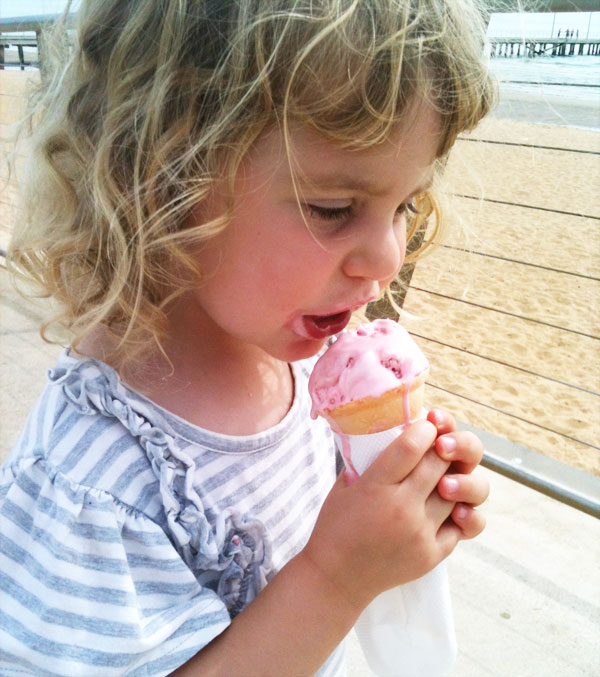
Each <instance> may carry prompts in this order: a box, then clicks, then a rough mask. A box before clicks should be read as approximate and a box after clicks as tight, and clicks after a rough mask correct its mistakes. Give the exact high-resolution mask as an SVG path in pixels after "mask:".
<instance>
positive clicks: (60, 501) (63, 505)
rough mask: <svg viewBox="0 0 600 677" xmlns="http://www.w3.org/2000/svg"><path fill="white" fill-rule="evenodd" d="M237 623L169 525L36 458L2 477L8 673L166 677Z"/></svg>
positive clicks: (0, 634) (2, 654)
mask: <svg viewBox="0 0 600 677" xmlns="http://www.w3.org/2000/svg"><path fill="white" fill-rule="evenodd" d="M229 623H230V616H229V613H228V611H227V609H226V608H225V605H224V604H223V602H222V601H221V600H220V599H219V597H218V596H217V594H216V593H215V592H213V591H212V590H210V589H208V588H205V587H202V586H201V585H200V584H199V583H198V581H197V580H196V578H195V576H194V575H193V573H192V572H191V571H190V569H189V567H188V566H186V564H185V563H184V562H183V561H182V559H181V557H180V556H179V554H178V553H177V551H176V550H175V548H174V547H173V545H172V544H171V542H170V540H169V538H168V537H167V535H166V534H165V533H164V531H163V530H162V529H161V528H160V526H159V525H157V524H156V523H154V522H153V521H152V520H150V519H149V518H147V517H146V516H144V515H143V514H141V513H139V512H137V511H134V510H133V509H132V508H130V507H128V506H126V505H122V504H119V503H118V502H117V501H116V500H115V499H114V498H113V497H112V496H110V495H109V494H108V493H106V492H103V491H101V490H98V489H90V488H87V487H81V486H79V485H75V484H73V483H72V482H71V481H70V480H68V479H67V478H66V477H65V476H64V475H61V474H60V473H58V472H56V471H53V469H51V468H48V467H47V465H46V463H45V461H44V460H43V459H40V458H37V459H29V460H28V461H24V462H23V463H22V464H21V465H20V466H19V468H18V471H17V469H16V466H13V467H10V466H9V467H5V468H0V673H1V674H3V675H5V674H6V675H10V674H19V675H23V674H31V675H36V676H40V675H60V676H61V677H70V676H71V675H73V676H74V675H77V676H81V675H98V674H102V675H103V677H110V676H112V675H130V676H134V675H166V674H169V673H170V672H171V671H172V670H174V669H175V668H177V667H179V666H180V665H182V664H184V663H185V662H186V661H187V660H188V659H189V658H191V657H192V656H193V655H194V654H195V653H197V652H198V651H200V650H201V649H202V648H203V647H204V646H206V644H208V643H209V642H210V641H211V640H212V639H213V638H215V637H216V636H217V635H219V634H220V633H221V632H222V631H223V630H224V629H225V628H226V627H227V626H228V625H229Z"/></svg>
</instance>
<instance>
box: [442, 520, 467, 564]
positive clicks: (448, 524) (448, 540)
mask: <svg viewBox="0 0 600 677" xmlns="http://www.w3.org/2000/svg"><path fill="white" fill-rule="evenodd" d="M463 538H464V536H463V532H462V529H460V527H459V526H458V525H457V524H456V523H455V522H454V521H453V520H452V519H447V520H446V521H445V522H444V523H443V524H442V525H441V526H440V528H439V529H438V532H437V535H436V540H437V544H438V548H439V549H440V555H441V556H440V561H441V560H443V559H446V557H448V555H450V554H451V553H452V551H453V550H454V548H455V547H456V545H457V543H458V542H459V541H460V540H461V539H463Z"/></svg>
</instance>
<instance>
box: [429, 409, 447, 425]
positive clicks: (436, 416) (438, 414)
mask: <svg viewBox="0 0 600 677" xmlns="http://www.w3.org/2000/svg"><path fill="white" fill-rule="evenodd" d="M429 413H430V414H431V415H432V416H433V420H434V421H435V422H436V423H441V422H442V421H443V420H444V412H443V411H442V410H441V409H431V410H430V412H429ZM432 423H433V421H432Z"/></svg>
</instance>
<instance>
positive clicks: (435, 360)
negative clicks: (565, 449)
mask: <svg viewBox="0 0 600 677" xmlns="http://www.w3.org/2000/svg"><path fill="white" fill-rule="evenodd" d="M415 340H416V341H417V343H418V344H419V345H420V346H421V348H422V349H423V352H424V353H425V354H426V355H427V356H428V358H429V362H430V364H431V374H430V376H429V378H428V379H427V382H428V383H429V384H431V385H434V386H436V387H438V388H443V389H444V390H445V391H449V392H451V393H454V394H455V395H459V396H461V397H464V398H469V399H471V400H474V401H476V402H478V403H481V404H485V405H487V406H488V407H493V408H494V409H497V410H499V411H501V412H503V413H505V414H507V415H510V416H513V417H515V418H520V419H524V420H525V421H527V422H529V423H530V424H532V425H534V426H536V427H537V426H539V427H542V428H547V429H549V430H551V431H554V432H556V433H559V434H561V435H563V436H565V437H572V438H575V439H576V440H579V441H580V443H582V444H588V445H591V446H594V447H597V448H598V452H599V453H600V417H599V416H598V404H599V402H600V398H599V397H598V396H597V395H593V394H591V393H588V392H585V391H582V390H577V389H576V388H572V387H571V386H568V385H563V384H561V383H555V382H554V381H549V380H548V379H545V378H543V377H541V376H536V375H533V374H527V373H525V372H522V371H519V370H517V369H514V368H513V367H510V366H506V365H502V364H497V363H493V362H490V361H489V360H486V359H485V358H483V357H478V356H477V355H468V354H466V353H464V352H461V351H458V350H456V349H454V348H450V347H448V346H441V345H440V344H438V343H433V342H431V341H429V340H428V339H422V338H416V339H415ZM530 393H540V394H544V396H543V397H539V398H536V399H535V400H533V401H532V400H531V399H530ZM471 422H472V421H469V423H471Z"/></svg>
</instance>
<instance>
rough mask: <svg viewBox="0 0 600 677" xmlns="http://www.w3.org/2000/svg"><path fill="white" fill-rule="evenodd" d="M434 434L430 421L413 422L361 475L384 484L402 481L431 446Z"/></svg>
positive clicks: (435, 433)
mask: <svg viewBox="0 0 600 677" xmlns="http://www.w3.org/2000/svg"><path fill="white" fill-rule="evenodd" d="M436 435H437V431H436V429H435V428H434V426H433V425H432V424H431V423H428V422H427V421H417V422H416V423H413V424H412V425H410V426H409V427H408V428H407V429H406V430H405V431H404V432H403V433H402V435H400V436H399V437H398V438H396V439H395V440H394V441H393V442H392V443H391V444H390V445H389V446H388V447H387V448H386V449H384V451H383V452H382V453H381V454H380V455H379V457H378V458H377V459H376V460H375V461H374V462H373V463H372V464H371V465H370V466H369V468H367V470H366V471H365V472H364V473H363V477H365V478H366V479H369V480H371V481H374V482H381V483H384V484H393V483H397V482H402V480H404V479H405V478H406V477H407V476H408V475H409V474H410V473H411V472H412V471H413V470H414V469H415V468H416V467H417V465H418V464H419V462H420V461H421V459H422V458H423V456H424V455H425V452H426V451H427V450H428V449H429V448H431V446H432V445H433V443H434V441H435V438H436ZM438 479H439V478H438Z"/></svg>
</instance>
